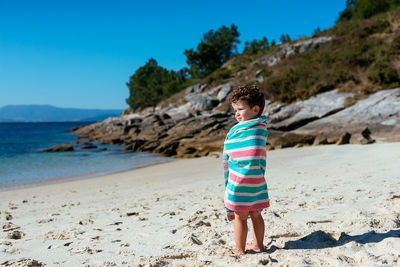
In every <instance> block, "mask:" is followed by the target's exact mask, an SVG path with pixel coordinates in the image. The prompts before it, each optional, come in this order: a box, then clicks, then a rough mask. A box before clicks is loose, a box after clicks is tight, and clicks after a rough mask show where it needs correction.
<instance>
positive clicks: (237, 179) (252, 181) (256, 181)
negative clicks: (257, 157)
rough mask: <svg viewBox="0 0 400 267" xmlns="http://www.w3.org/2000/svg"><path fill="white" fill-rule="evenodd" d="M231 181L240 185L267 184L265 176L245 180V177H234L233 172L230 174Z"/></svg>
mask: <svg viewBox="0 0 400 267" xmlns="http://www.w3.org/2000/svg"><path fill="white" fill-rule="evenodd" d="M229 180H232V181H234V182H235V183H238V184H260V183H262V182H265V178H264V176H262V177H260V178H243V177H240V176H237V175H234V174H233V173H231V172H230V173H229Z"/></svg>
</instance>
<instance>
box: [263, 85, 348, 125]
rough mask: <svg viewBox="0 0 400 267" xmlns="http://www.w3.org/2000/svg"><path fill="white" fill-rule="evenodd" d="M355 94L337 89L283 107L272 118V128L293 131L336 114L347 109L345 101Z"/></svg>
mask: <svg viewBox="0 0 400 267" xmlns="http://www.w3.org/2000/svg"><path fill="white" fill-rule="evenodd" d="M350 96H353V94H348V93H347V94H345V93H338V91H337V89H336V90H333V91H329V92H326V93H322V94H319V95H317V96H314V97H311V98H309V99H307V100H305V101H299V102H296V103H294V104H292V105H289V106H286V107H283V108H282V109H281V110H280V111H279V112H277V113H275V114H273V115H272V116H271V125H270V128H272V129H276V130H283V131H291V130H294V129H296V128H299V127H301V126H303V125H306V124H307V123H309V122H311V121H314V120H317V119H320V118H323V117H325V116H328V115H331V114H334V113H336V112H338V111H340V110H342V109H344V107H345V99H346V98H347V97H350Z"/></svg>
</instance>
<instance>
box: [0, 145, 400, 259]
mask: <svg viewBox="0 0 400 267" xmlns="http://www.w3.org/2000/svg"><path fill="white" fill-rule="evenodd" d="M267 163H268V167H267V183H268V187H269V194H270V198H271V207H270V208H269V209H267V210H264V211H263V217H264V220H265V225H266V232H265V245H266V247H267V251H266V252H263V253H258V254H251V253H248V254H246V255H243V256H234V255H231V253H230V249H231V248H233V246H234V238H233V223H228V222H227V220H226V216H225V209H224V204H223V191H224V187H223V170H222V162H221V158H217V157H216V156H212V157H204V158H196V159H177V160H175V161H172V162H168V163H162V164H158V165H153V166H148V167H144V168H140V169H136V170H132V171H128V172H122V173H117V174H112V175H108V176H103V177H98V178H92V179H86V180H79V181H72V182H65V183H59V184H52V185H42V186H38V187H33V188H25V189H17V190H9V191H3V192H0V199H1V202H0V212H1V213H0V223H1V227H2V229H1V230H2V232H1V235H0V266H41V264H45V265H46V266H257V265H272V266H322V265H323V266H354V265H360V266H361V265H362V266H376V265H378V266H381V265H383V266H396V265H397V266H400V143H384V144H372V145H343V146H336V145H327V146H313V147H302V148H290V149H282V150H276V151H268V156H267ZM250 224H251V221H250V220H249V226H250ZM249 228H250V229H251V226H250V227H249ZM251 236H252V233H251V232H250V234H249V239H248V242H250V241H251ZM35 264H36V265H35Z"/></svg>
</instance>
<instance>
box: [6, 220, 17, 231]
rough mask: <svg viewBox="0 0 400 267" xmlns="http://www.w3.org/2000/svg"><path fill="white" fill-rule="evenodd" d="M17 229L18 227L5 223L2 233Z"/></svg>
mask: <svg viewBox="0 0 400 267" xmlns="http://www.w3.org/2000/svg"><path fill="white" fill-rule="evenodd" d="M18 228H19V227H18V226H16V225H15V224H13V223H12V222H6V223H5V224H4V225H3V231H4V232H8V231H12V230H15V229H18Z"/></svg>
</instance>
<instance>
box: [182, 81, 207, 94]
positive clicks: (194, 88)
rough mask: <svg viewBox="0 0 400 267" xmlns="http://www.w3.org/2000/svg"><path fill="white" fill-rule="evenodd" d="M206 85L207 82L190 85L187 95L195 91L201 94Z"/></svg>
mask: <svg viewBox="0 0 400 267" xmlns="http://www.w3.org/2000/svg"><path fill="white" fill-rule="evenodd" d="M206 87H207V84H201V83H198V84H195V85H193V86H190V87H188V88H186V94H187V95H189V94H193V93H195V94H199V93H201V92H202V91H203V89H204V88H206Z"/></svg>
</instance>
